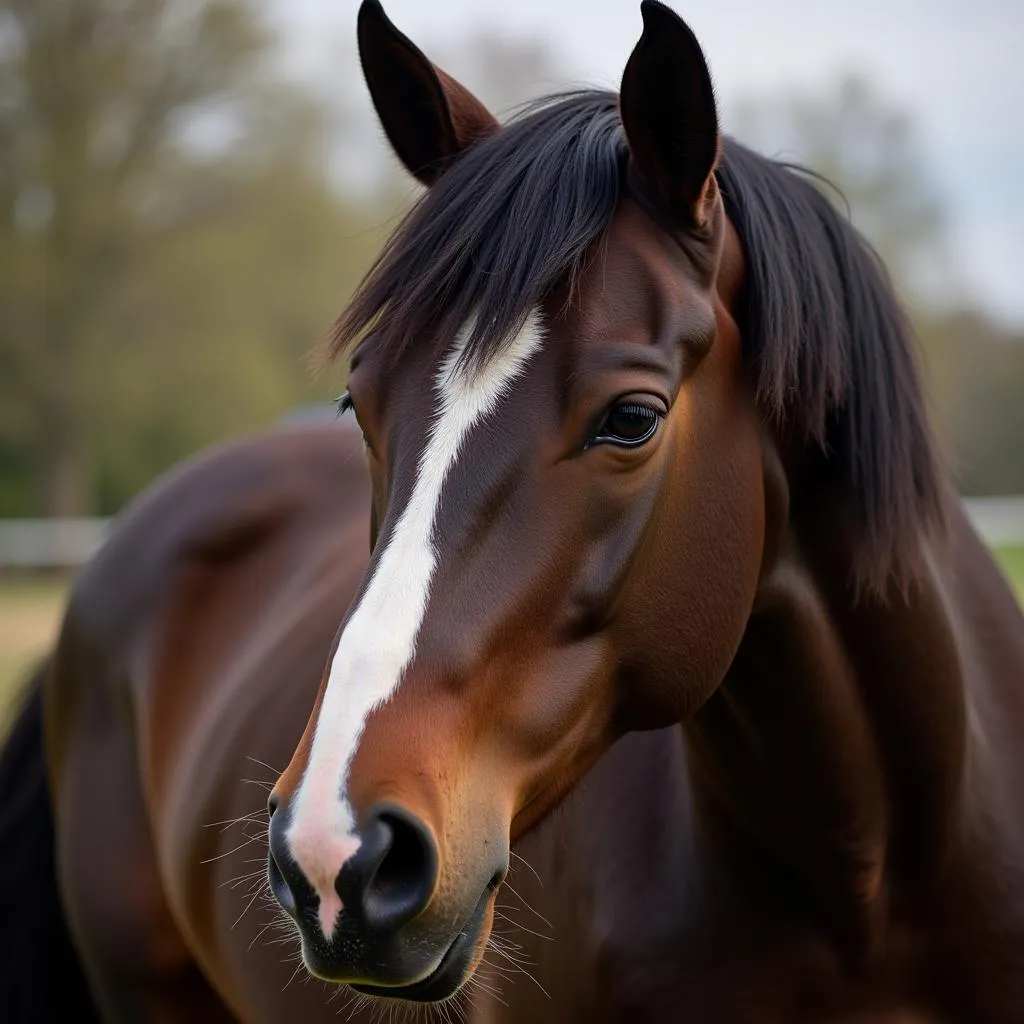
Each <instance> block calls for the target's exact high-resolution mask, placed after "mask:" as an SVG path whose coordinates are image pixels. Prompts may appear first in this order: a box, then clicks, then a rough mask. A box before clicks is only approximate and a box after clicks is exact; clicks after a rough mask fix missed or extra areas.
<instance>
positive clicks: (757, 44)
mask: <svg viewBox="0 0 1024 1024" xmlns="http://www.w3.org/2000/svg"><path fill="white" fill-rule="evenodd" d="M384 6H385V9H386V10H387V12H388V15H389V16H390V17H391V19H392V20H393V21H394V22H395V24H396V25H398V27H399V28H400V29H402V31H403V32H405V33H406V34H407V35H409V36H410V37H411V38H412V39H413V40H414V41H415V42H416V43H417V44H418V45H419V46H420V47H421V48H422V49H423V50H424V51H426V52H427V53H428V55H429V54H430V51H431V44H433V45H434V48H435V50H436V49H439V48H440V49H445V50H449V49H451V48H453V46H454V45H455V44H456V43H457V40H458V39H459V38H460V37H464V36H468V35H470V34H472V33H473V32H474V31H476V30H481V29H487V30H489V31H492V32H494V31H497V32H500V33H502V34H507V35H509V36H511V37H517V38H539V39H541V40H545V41H546V42H547V43H548V44H549V46H550V47H551V49H552V51H553V52H554V54H555V55H556V57H557V58H558V62H559V65H560V66H562V67H564V68H565V71H566V79H565V82H564V83H561V84H570V83H571V84H584V83H585V84H591V85H597V86H604V87H611V88H617V86H618V83H619V80H620V78H621V75H622V69H623V67H624V66H625V62H626V59H627V58H628V56H629V53H630V51H631V50H632V48H633V45H634V44H635V42H636V40H637V39H638V38H639V35H640V31H641V19H640V5H639V0H384ZM671 6H673V7H674V9H675V10H676V11H677V12H678V13H679V14H681V15H682V16H683V17H684V18H685V19H686V20H687V21H688V22H689V24H690V26H691V28H693V30H694V32H695V33H696V35H697V38H698V39H699V40H700V42H701V45H702V47H703V49H704V52H705V55H706V56H707V59H708V63H709V64H710V67H711V71H712V75H713V78H714V80H715V84H716V90H717V93H718V96H719V99H720V102H721V105H722V115H723V122H724V126H725V128H726V130H728V127H729V110H730V104H731V103H735V102H736V101H737V100H738V99H740V98H744V97H750V96H753V97H757V96H758V95H760V94H776V93H778V92H780V91H781V92H785V91H789V90H791V89H795V90H800V91H803V92H813V91H814V90H827V89H829V88H830V86H831V85H832V84H833V83H834V82H835V79H836V78H837V76H838V75H840V74H842V73H843V72H846V71H854V72H861V73H864V74H866V75H867V76H868V77H869V78H870V80H871V81H872V83H873V85H874V86H875V87H876V88H877V89H878V91H879V92H880V93H881V94H882V95H883V96H885V97H887V98H888V99H889V100H891V101H893V102H895V103H896V104H898V105H899V106H900V107H901V108H902V109H904V110H906V111H907V113H909V114H910V115H911V116H912V117H913V118H914V120H915V122H916V128H917V131H918V133H919V137H920V140H921V143H922V146H923V148H924V151H925V153H926V155H927V157H928V160H929V169H930V171H931V173H932V175H933V177H934V179H935V182H936V184H937V186H938V188H939V190H940V194H941V195H942V197H943V199H944V200H945V201H946V203H947V204H948V208H949V214H950V221H951V223H950V234H951V243H952V244H951V253H952V258H953V260H954V261H955V264H956V266H957V268H958V270H959V271H960V274H961V275H962V277H963V279H964V282H965V285H966V287H967V290H968V293H969V294H970V295H971V296H972V297H973V298H974V299H975V300H976V301H977V302H978V303H980V304H981V305H983V307H984V308H985V309H986V310H987V311H988V312H989V313H990V314H991V315H993V316H994V317H996V318H997V319H1000V320H1002V321H1004V322H1005V323H1008V324H1011V325H1016V326H1020V325H1024V281H1022V277H1024V0H857V2H856V3H852V2H848V0H772V2H768V0H671ZM358 7H359V0H271V11H272V16H273V18H274V20H275V21H276V23H277V24H278V25H279V26H280V28H281V31H282V33H283V36H284V38H285V41H286V53H287V63H288V66H289V69H290V70H291V71H292V72H293V73H295V74H296V75H297V76H298V77H300V78H304V79H307V80H309V81H310V82H312V83H313V84H315V85H316V86H317V88H318V89H320V90H324V89H326V90H329V89H330V88H331V85H332V83H333V82H334V81H337V83H338V88H344V89H345V90H346V93H351V96H348V95H347V96H346V98H347V99H350V101H351V104H352V105H353V106H355V107H356V108H357V109H360V110H365V112H366V114H367V116H369V109H370V108H369V100H368V98H367V97H366V95H365V90H362V91H361V92H360V90H359V86H358V83H359V81H360V79H359V78H358V58H357V55H356V50H355V41H354V26H355V18H356V12H357V10H358ZM446 70H450V71H452V72H454V73H455V74H456V75H458V73H459V69H458V68H457V67H449V68H447V69H446ZM467 84H469V85H470V86H472V83H471V82H467ZM551 84H552V86H557V85H558V84H560V83H551ZM380 146H381V148H382V149H383V146H384V143H383V142H380Z"/></svg>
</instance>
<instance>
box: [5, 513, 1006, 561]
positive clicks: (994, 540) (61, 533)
mask: <svg viewBox="0 0 1024 1024" xmlns="http://www.w3.org/2000/svg"><path fill="white" fill-rule="evenodd" d="M966 505H967V512H968V514H969V515H970V517H971V519H972V520H973V521H974V525H975V527H976V528H977V530H978V532H979V533H980V534H981V536H982V537H984V538H985V540H986V541H987V542H988V543H989V544H1024V495H1014V496H1012V497H999V498H968V499H967V500H966ZM109 526H110V520H109V519H0V572H2V571H3V570H5V569H6V570H18V569H21V570H36V569H74V568H77V567H78V566H80V565H82V564H83V563H85V562H86V561H88V560H89V558H91V557H92V555H93V553H94V552H95V551H96V550H97V549H98V548H99V546H100V545H101V544H102V543H103V538H104V537H105V536H106V532H107V530H108V528H109Z"/></svg>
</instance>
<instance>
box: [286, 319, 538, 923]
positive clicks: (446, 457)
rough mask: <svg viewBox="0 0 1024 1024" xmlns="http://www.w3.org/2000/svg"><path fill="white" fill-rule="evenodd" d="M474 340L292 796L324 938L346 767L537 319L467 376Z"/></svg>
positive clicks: (334, 669) (442, 388)
mask: <svg viewBox="0 0 1024 1024" xmlns="http://www.w3.org/2000/svg"><path fill="white" fill-rule="evenodd" d="M468 331H469V328H468V327H466V328H463V330H462V331H461V332H460V334H459V338H458V339H457V340H456V342H455V345H454V347H453V350H452V351H451V353H449V355H448V356H447V357H446V359H445V360H444V362H443V363H442V365H441V368H440V370H439V371H438V374H437V377H436V378H435V383H434V387H435V391H436V393H437V398H438V407H437V414H436V416H435V419H434V423H433V426H432V429H431V433H430V438H429V440H428V442H427V446H426V448H425V450H424V452H423V455H422V456H421V458H420V462H419V467H418V470H417V478H416V482H415V484H414V486H413V491H412V494H411V496H410V498H409V502H408V504H407V505H406V506H405V509H404V510H403V511H402V514H401V516H400V517H399V520H398V522H397V523H396V524H395V527H394V530H393V531H392V533H391V536H390V538H389V539H388V542H387V547H386V548H385V550H384V551H383V552H382V553H381V555H380V557H379V559H378V561H377V565H376V568H375V570H374V573H373V577H372V578H371V580H370V582H369V584H368V586H367V587H366V590H365V592H364V593H363V597H362V600H361V601H360V602H359V605H358V606H357V607H356V609H355V610H354V611H353V613H352V615H351V617H350V618H349V621H348V624H347V625H346V627H345V630H344V632H343V633H342V635H341V639H340V640H339V642H338V649H337V650H336V651H335V654H334V660H333V661H332V662H331V668H330V673H329V675H328V677H327V688H326V691H325V692H324V697H323V703H322V704H321V706H320V715H319V717H318V719H317V723H316V730H315V732H314V734H313V743H312V747H311V749H310V754H309V762H308V764H307V766H306V771H305V774H304V775H303V778H302V782H301V784H300V786H299V788H298V791H297V793H296V795H295V800H294V804H293V809H292V820H291V825H290V827H289V829H288V844H289V847H290V850H291V854H292V856H293V857H294V858H295V861H296V862H297V864H298V866H299V867H300V868H301V869H302V871H303V873H304V874H305V876H306V878H307V879H308V880H309V882H310V884H311V885H312V886H313V888H314V889H315V890H316V892H317V894H318V896H319V898H320V910H319V915H320V926H321V928H322V929H323V932H324V934H325V935H326V936H328V937H329V936H330V935H331V933H332V932H333V930H334V924H335V921H336V919H337V916H338V913H339V912H340V910H341V901H340V900H339V898H338V895H337V892H336V891H335V888H334V882H335V879H336V878H337V876H338V872H339V871H340V870H341V866H342V864H344V863H345V861H346V860H347V859H348V858H349V857H350V856H352V854H353V853H355V851H356V850H357V849H358V847H359V840H358V838H357V837H356V835H355V817H354V814H353V812H352V808H351V807H350V805H349V803H348V801H347V799H346V793H345V790H346V783H347V775H348V770H349V766H350V765H351V763H352V758H353V757H354V756H355V752H356V749H357V747H358V745H359V739H360V736H361V735H362V732H363V728H364V727H365V723H366V719H367V717H368V716H369V715H370V713H371V712H372V711H374V710H375V709H376V708H378V707H380V706H381V705H382V704H384V703H386V702H387V701H388V700H389V699H390V697H391V696H392V695H393V694H394V692H395V690H396V689H397V688H398V684H399V683H400V682H401V679H402V674H403V673H404V671H405V669H406V667H407V666H408V665H409V663H410V662H411V661H412V658H413V654H414V653H415V650H416V637H417V634H418V633H419V630H420V625H421V623H422V621H423V615H424V612H425V611H426V607H427V597H428V595H429V591H430V581H431V577H432V576H433V574H434V567H435V565H436V564H437V552H436V550H435V548H434V543H433V533H434V521H435V519H436V517H437V509H438V505H439V504H440V500H441V492H442V490H443V488H444V483H445V480H446V479H447V477H448V474H449V472H450V471H451V469H452V467H453V466H454V465H455V461H456V459H457V458H458V455H459V451H460V449H461V447H462V444H463V442H464V441H465V439H466V436H467V435H468V434H469V432H470V430H471V429H472V428H473V426H474V424H476V423H477V422H478V421H479V420H480V419H481V418H482V417H484V416H486V415H487V414H488V413H489V412H491V411H492V410H493V409H494V407H495V406H496V405H497V403H498V401H499V399H500V398H501V397H502V395H503V394H505V393H506V392H507V390H508V388H509V386H510V385H511V384H512V382H513V381H514V380H515V378H516V377H517V376H518V375H519V374H520V373H521V371H522V369H523V367H524V366H525V364H526V361H527V360H528V359H529V358H530V356H531V355H532V354H533V353H534V352H535V351H536V350H537V348H538V347H539V346H540V343H541V338H542V334H541V327H540V322H539V319H538V317H537V314H536V313H533V314H531V315H530V317H529V318H528V319H527V321H526V324H525V325H524V326H523V329H522V330H521V331H520V332H519V333H518V334H517V335H516V336H515V338H513V339H512V340H511V341H510V342H509V343H508V344H507V345H506V346H504V347H503V348H502V349H501V350H500V351H499V352H498V353H497V354H496V355H495V356H494V357H493V358H492V359H490V360H489V361H488V362H487V363H485V364H484V365H483V366H482V367H480V368H479V369H477V370H474V371H469V372H467V371H466V370H463V369H457V368H456V363H457V360H458V358H459V355H460V354H461V352H462V350H463V347H464V345H465V338H466V336H467V334H468Z"/></svg>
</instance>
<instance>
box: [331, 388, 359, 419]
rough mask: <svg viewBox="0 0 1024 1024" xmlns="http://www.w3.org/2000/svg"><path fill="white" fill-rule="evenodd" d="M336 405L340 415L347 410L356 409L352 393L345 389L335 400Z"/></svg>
mask: <svg viewBox="0 0 1024 1024" xmlns="http://www.w3.org/2000/svg"><path fill="white" fill-rule="evenodd" d="M334 405H335V406H336V408H337V410H338V415H339V416H344V415H345V413H347V412H352V411H353V410H354V409H355V405H354V404H353V403H352V394H351V392H348V391H343V392H342V393H341V394H340V395H338V397H337V398H336V399H335V400H334Z"/></svg>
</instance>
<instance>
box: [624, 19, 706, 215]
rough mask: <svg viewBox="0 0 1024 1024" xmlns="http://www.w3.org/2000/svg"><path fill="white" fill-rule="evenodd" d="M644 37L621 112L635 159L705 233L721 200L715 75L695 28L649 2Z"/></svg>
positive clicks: (629, 69)
mask: <svg viewBox="0 0 1024 1024" xmlns="http://www.w3.org/2000/svg"><path fill="white" fill-rule="evenodd" d="M640 12H641V14H642V15H643V19H644V31H643V35H642V36H641V37H640V41H639V42H638V43H637V44H636V47H635V49H634V50H633V53H632V54H631V55H630V58H629V62H628V63H627V64H626V70H625V72H624V74H623V76H622V89H621V92H620V96H619V107H620V111H621V114H622V124H623V127H624V128H625V130H626V138H627V140H628V141H629V149H630V156H631V158H632V161H633V164H634V166H635V169H636V170H637V171H639V173H640V175H641V177H642V178H643V179H644V181H645V182H646V184H647V185H648V187H650V188H652V189H653V190H654V192H655V194H656V195H657V197H658V199H659V200H661V202H663V203H664V204H665V205H666V206H667V207H668V208H669V210H670V211H671V212H672V214H673V215H674V216H675V217H676V218H678V219H679V220H680V221H681V222H683V223H685V224H687V225H693V226H700V225H702V224H704V222H705V221H706V219H707V216H708V212H709V209H710V207H711V204H712V202H713V200H714V198H715V195H716V188H715V180H714V170H715V165H716V163H717V162H718V155H719V150H720V146H721V142H720V138H719V133H718V114H717V112H716V110H715V96H714V90H713V89H712V85H711V73H710V72H709V71H708V66H707V62H706V61H705V60H704V54H703V52H702V51H701V48H700V44H699V43H698V42H697V38H696V36H694V34H693V32H692V31H691V30H690V27H689V26H688V25H687V24H686V22H684V21H683V20H682V18H680V17H679V16H678V15H677V14H676V13H675V12H674V11H672V10H670V9H669V8H668V7H666V6H665V5H664V4H662V3H658V2H657V0H643V3H642V4H641V5H640Z"/></svg>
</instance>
